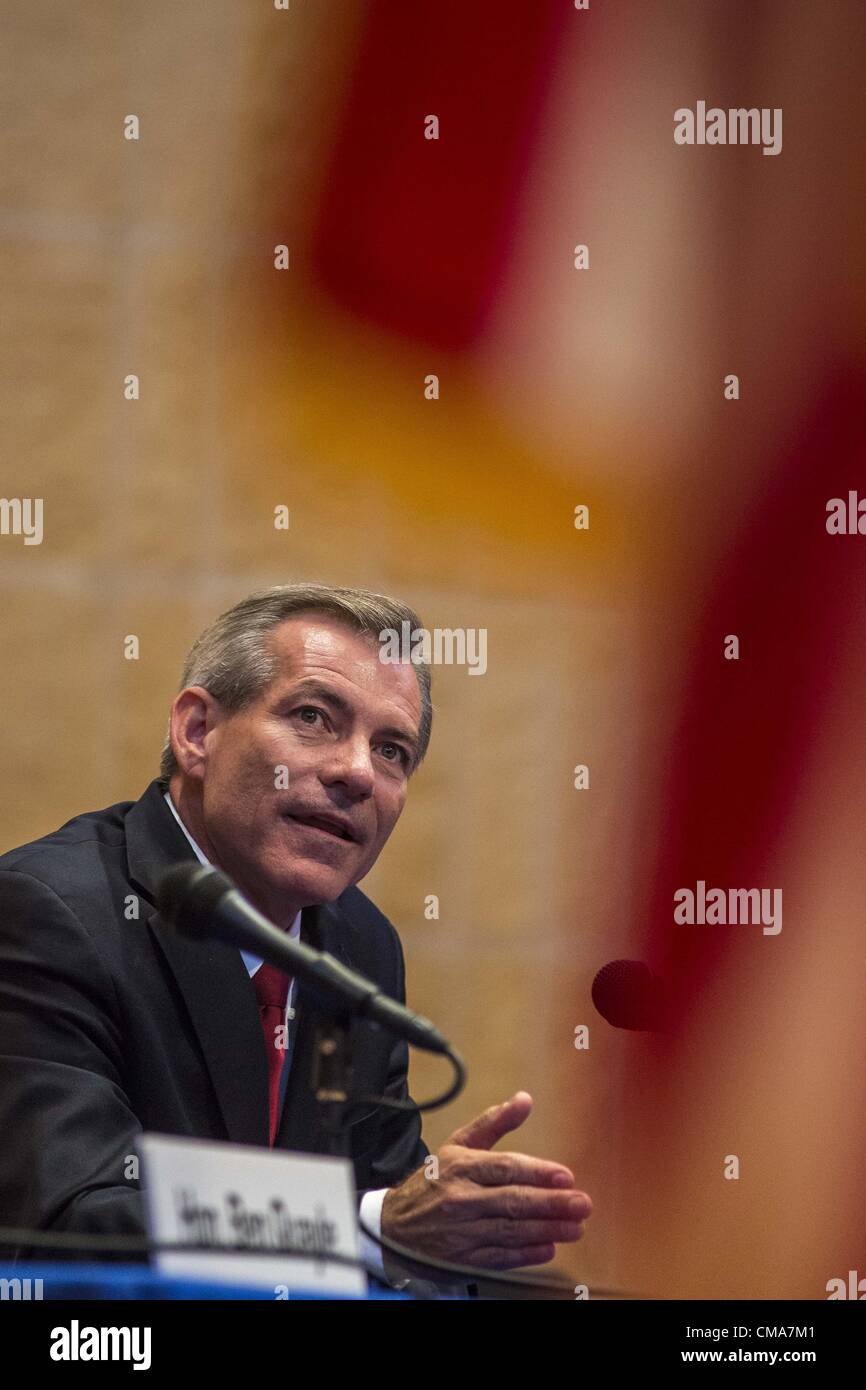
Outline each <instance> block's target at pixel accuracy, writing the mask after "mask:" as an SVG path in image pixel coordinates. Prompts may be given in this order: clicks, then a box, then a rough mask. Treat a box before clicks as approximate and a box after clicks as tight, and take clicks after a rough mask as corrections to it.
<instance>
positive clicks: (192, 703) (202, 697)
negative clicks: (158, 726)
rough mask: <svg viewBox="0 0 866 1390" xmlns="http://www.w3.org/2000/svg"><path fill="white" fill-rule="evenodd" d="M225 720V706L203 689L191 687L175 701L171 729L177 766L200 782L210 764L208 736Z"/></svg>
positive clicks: (184, 690)
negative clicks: (222, 719) (223, 712)
mask: <svg viewBox="0 0 866 1390" xmlns="http://www.w3.org/2000/svg"><path fill="white" fill-rule="evenodd" d="M221 718H222V706H221V705H220V702H219V700H216V699H214V697H213V695H211V693H210V691H209V690H205V688H204V686H203V685H188V686H186V687H185V689H183V690H181V692H180V694H179V695H176V696H175V698H174V700H173V701H172V706H171V715H170V721H169V727H170V730H171V746H172V750H173V752H174V756H175V759H176V760H177V765H178V767H179V768H180V770H181V771H182V772H183V773H185V774H186V776H187V777H196V778H198V779H199V780H200V779H201V778H202V777H203V776H204V770H205V766H206V764H207V741H206V740H207V735H208V734H209V733H210V732H211V730H212V729H213V728H214V727H215V725H216V724H218V723H219V721H220V719H221Z"/></svg>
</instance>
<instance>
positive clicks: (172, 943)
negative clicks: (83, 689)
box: [126, 782, 268, 1146]
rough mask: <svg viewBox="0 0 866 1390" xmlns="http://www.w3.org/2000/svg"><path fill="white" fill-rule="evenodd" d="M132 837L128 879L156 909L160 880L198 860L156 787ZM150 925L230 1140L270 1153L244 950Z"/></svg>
mask: <svg viewBox="0 0 866 1390" xmlns="http://www.w3.org/2000/svg"><path fill="white" fill-rule="evenodd" d="M126 837H127V855H128V859H129V874H130V879H131V880H132V882H133V883H134V884H135V885H136V887H138V888H139V889H141V891H142V892H143V893H144V895H145V896H146V897H147V899H148V900H149V902H150V903H151V906H153V900H154V896H155V891H156V886H157V884H158V882H159V879H160V876H161V874H162V873H163V872H164V871H165V870H166V869H167V868H169V866H170V865H172V864H177V863H179V862H181V861H183V860H188V859H194V858H195V855H194V853H193V850H192V846H191V845H190V843H189V841H188V840H187V838H186V836H185V835H184V833H183V831H182V830H181V828H180V826H179V825H178V824H177V822H176V820H175V819H174V816H173V815H172V814H171V811H170V810H169V807H168V806H167V805H166V803H165V800H164V798H163V795H162V791H161V789H160V787H159V784H158V783H157V782H152V783H151V785H150V786H149V787H148V789H147V791H146V792H145V793H144V796H142V797H141V798H140V800H138V801H136V802H135V803H134V805H133V806H132V807H131V808H130V810H129V812H128V813H127V817H126ZM147 926H148V929H149V931H150V932H151V933H152V936H153V939H154V941H155V942H156V944H157V946H158V948H159V950H160V951H161V953H162V955H163V957H164V959H165V961H166V963H167V965H168V967H169V969H170V970H171V973H172V975H173V977H174V979H175V982H176V984H177V987H178V989H179V991H180V993H181V995H182V997H183V1001H184V1004H185V1005H186V1009H187V1012H188V1014H189V1017H190V1020H191V1022H192V1026H193V1028H194V1030H195V1033H196V1036H197V1037H198V1040H199V1043H200V1045H201V1050H202V1056H203V1060H204V1064H205V1066H206V1067H207V1070H208V1073H209V1075H210V1079H211V1082H212V1083H213V1088H214V1091H215V1092H216V1096H217V1100H218V1102H219V1106H220V1110H221V1111H222V1115H223V1119H224V1121H225V1126H226V1131H227V1133H228V1137H229V1139H230V1140H232V1141H234V1142H236V1143H241V1144H261V1145H264V1146H267V1142H268V1133H267V1104H268V1102H267V1094H268V1090H267V1087H268V1081H267V1062H266V1059H265V1050H264V1043H263V1039H262V1030H261V1023H260V1021H259V1012H258V1007H257V1004H256V998H255V993H254V990H253V987H252V984H251V982H250V978H249V975H248V973H247V970H246V967H245V965H244V962H243V958H242V956H241V953H240V951H238V950H235V948H234V947H232V946H226V945H224V944H222V943H221V942H210V941H195V940H191V939H190V938H187V937H184V936H181V935H180V934H179V933H177V932H176V931H175V930H174V929H173V928H172V927H171V926H170V925H169V924H168V923H167V922H166V921H164V919H163V918H162V917H161V916H160V914H159V913H158V912H156V911H153V912H152V913H151V914H150V915H149V916H148V917H147Z"/></svg>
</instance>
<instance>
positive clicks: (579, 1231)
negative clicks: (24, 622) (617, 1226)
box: [455, 1216, 584, 1250]
mask: <svg viewBox="0 0 866 1390" xmlns="http://www.w3.org/2000/svg"><path fill="white" fill-rule="evenodd" d="M583 1227H584V1223H583V1222H582V1221H509V1220H508V1218H507V1217H504V1216H501V1217H493V1218H491V1219H485V1220H484V1221H473V1222H472V1224H471V1225H470V1226H467V1227H466V1228H465V1229H464V1228H463V1227H462V1226H461V1227H455V1234H457V1235H459V1243H460V1245H461V1247H463V1248H465V1247H466V1246H472V1247H473V1248H474V1249H475V1250H490V1249H493V1248H494V1247H499V1246H501V1247H502V1248H503V1249H506V1250H516V1249H525V1247H526V1246H527V1245H554V1244H555V1245H560V1244H564V1243H566V1242H568V1241H575V1240H580V1238H581V1236H582V1235H583Z"/></svg>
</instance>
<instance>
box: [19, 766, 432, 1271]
mask: <svg viewBox="0 0 866 1390" xmlns="http://www.w3.org/2000/svg"><path fill="white" fill-rule="evenodd" d="M192 858H194V855H193V851H192V848H191V846H190V844H189V842H188V841H187V839H186V837H185V836H184V834H183V832H182V830H181V828H180V826H179V825H178V824H177V822H176V821H175V819H174V817H173V816H172V814H171V811H170V809H169V807H168V806H167V805H166V803H165V800H164V799H163V795H162V790H161V788H160V786H159V784H158V783H157V782H155V781H154V782H152V783H151V784H150V786H149V787H148V788H147V791H146V792H145V793H144V795H143V796H142V797H141V798H140V799H139V800H138V801H135V802H121V803H119V804H118V805H116V806H109V807H107V808H106V809H105V810H102V811H93V812H90V813H87V814H85V815H80V816H76V817H75V818H74V819H73V820H71V821H69V822H68V823H67V824H66V825H64V826H63V827H62V828H61V829H59V830H56V831H55V832H54V833H53V834H51V835H46V836H44V837H43V838H42V839H41V840H35V841H33V843H31V844H29V845H24V846H22V847H21V848H20V849H14V850H12V851H10V852H9V853H8V854H5V855H2V856H0V1136H2V1137H0V1225H4V1226H28V1227H34V1226H35V1227H39V1228H43V1229H53V1230H62V1231H75V1232H98V1233H100V1234H108V1233H110V1234H122V1233H137V1234H138V1233H143V1231H144V1208H143V1200H144V1199H143V1195H142V1193H141V1190H140V1185H139V1183H138V1181H136V1180H134V1179H129V1178H128V1177H127V1176H126V1173H127V1172H128V1171H129V1155H131V1154H133V1153H134V1140H135V1136H136V1135H137V1134H139V1133H140V1132H141V1131H142V1130H150V1131H155V1132H158V1133H162V1134H175V1135H187V1136H191V1137H199V1138H209V1139H215V1140H231V1141H233V1142H235V1143H238V1144H258V1145H262V1146H264V1147H266V1146H267V1142H268V1136H267V1070H266V1060H265V1049H264V1042H263V1039H262V1032H261V1025H260V1022H259V1014H258V1006H257V1003H256V998H255V993H254V990H253V985H252V982H251V980H250V978H249V975H248V972H247V969H246V966H245V965H244V962H243V959H242V957H241V954H240V951H239V950H237V949H236V948H235V947H232V946H227V945H223V944H220V943H213V944H211V943H206V942H198V941H194V940H188V939H186V938H184V937H181V936H178V935H176V934H175V933H174V931H173V930H172V929H171V928H170V927H169V926H168V925H167V924H166V923H165V922H164V921H163V920H162V919H161V918H160V916H159V914H158V912H157V911H156V909H155V907H154V887H155V884H156V883H157V882H158V880H159V877H160V874H161V873H162V871H163V870H164V869H165V868H167V867H168V866H169V865H170V864H173V863H176V862H178V861H179V860H185V859H192ZM136 904H137V910H138V916H137V917H136V916H135V915H134V913H135V905H136ZM131 905H132V906H131ZM301 937H302V940H305V941H307V942H309V943H310V944H311V945H313V946H316V947H317V948H319V949H324V950H328V951H331V952H333V954H334V955H336V956H337V957H339V959H341V960H342V961H344V962H345V963H346V964H347V965H349V966H352V967H353V968H354V969H356V970H359V971H361V972H362V973H363V974H365V975H367V976H369V977H370V978H371V979H372V980H375V981H377V982H378V983H379V985H380V986H381V988H382V989H383V990H384V991H385V992H386V993H387V994H390V995H392V996H393V997H394V998H395V999H398V1000H400V1001H401V1002H402V1001H403V1000H404V998H405V991H404V967H403V953H402V949H401V946H400V940H399V937H398V936H397V933H396V931H395V930H394V928H393V927H392V925H391V923H390V922H389V921H388V920H387V918H386V917H384V916H383V915H382V913H381V912H379V910H378V909H377V908H376V907H375V906H374V905H373V903H372V902H370V900H369V899H368V898H367V897H365V895H364V894H363V893H362V892H360V890H359V889H357V888H350V889H348V890H347V891H346V892H345V893H343V894H342V896H341V897H340V898H339V899H338V900H337V901H336V902H335V903H333V904H331V905H329V906H325V907H313V908H306V909H305V910H304V912H303V913H302V917H301ZM295 1007H296V1016H295V1025H294V1026H295V1029H296V1031H295V1034H294V1043H293V1051H292V1060H291V1072H290V1075H289V1080H288V1087H287V1091H286V1098H285V1104H284V1107H283V1112H282V1118H281V1123H280V1128H279V1131H278V1134H277V1138H276V1144H275V1147H276V1148H282V1149H294V1150H299V1151H302V1152H306V1153H322V1152H327V1142H326V1136H325V1134H324V1132H323V1130H322V1128H321V1126H320V1123H319V1120H318V1116H317V1105H316V1102H315V1100H314V1098H313V1096H312V1094H311V1092H310V1089H309V1076H310V1065H311V1046H312V1041H313V1034H314V1024H313V1019H312V1011H311V1008H310V1007H309V1003H308V1002H305V999H304V992H303V987H301V989H300V990H298V991H296V1000H295ZM353 1035H354V1048H353V1054H354V1082H353V1087H352V1093H353V1094H355V1095H358V1096H360V1095H367V1096H378V1095H382V1094H384V1095H387V1096H392V1097H399V1098H405V1097H406V1096H407V1095H408V1089H407V1080H406V1072H407V1065H408V1049H407V1047H406V1044H405V1043H403V1042H399V1041H396V1040H395V1039H394V1038H393V1037H392V1036H391V1035H390V1034H388V1033H386V1032H384V1031H383V1030H380V1029H378V1028H377V1027H375V1026H374V1025H372V1024H369V1023H366V1022H364V1023H355V1024H354V1025H353ZM352 1114H353V1123H352V1124H351V1129H350V1145H351V1152H350V1158H351V1161H352V1164H353V1166H354V1171H355V1181H356V1186H357V1188H358V1191H359V1194H360V1193H362V1192H363V1191H365V1190H368V1189H371V1188H378V1187H388V1186H393V1185H394V1184H395V1183H397V1182H399V1181H401V1180H402V1179H403V1178H404V1177H406V1176H407V1175H408V1174H409V1173H410V1172H412V1171H413V1170H414V1169H415V1168H417V1167H419V1166H420V1164H422V1163H423V1161H424V1159H425V1157H426V1156H427V1153H428V1150H427V1148H426V1146H425V1144H424V1143H423V1141H422V1140H421V1137H420V1134H421V1123H420V1117H419V1115H418V1113H417V1112H416V1111H411V1112H400V1111H393V1110H387V1109H383V1108H382V1107H378V1108H377V1107H374V1106H367V1107H365V1108H359V1109H357V1110H355V1111H354V1112H352ZM22 1248H23V1247H22Z"/></svg>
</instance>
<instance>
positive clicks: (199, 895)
mask: <svg viewBox="0 0 866 1390" xmlns="http://www.w3.org/2000/svg"><path fill="white" fill-rule="evenodd" d="M233 887H234V885H233V884H232V881H231V879H228V878H226V876H225V874H223V873H220V871H219V869H215V868H214V867H213V865H212V864H200V863H199V862H198V860H184V861H183V862H182V863H180V864H173V865H172V866H171V868H170V869H167V870H166V872H165V873H164V874H163V875H162V877H161V879H160V880H159V883H158V884H157V887H156V905H157V907H158V908H159V911H160V914H161V915H162V916H163V917H164V918H165V920H166V921H167V922H170V923H171V925H172V926H173V927H175V928H176V929H177V931H179V932H181V933H182V934H183V935H184V936H195V937H199V938H201V937H205V936H209V937H212V936H213V935H214V922H215V921H216V917H215V909H216V907H217V904H218V903H219V902H220V900H221V899H222V898H224V897H225V895H226V893H230V892H231V890H232V888H233Z"/></svg>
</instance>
